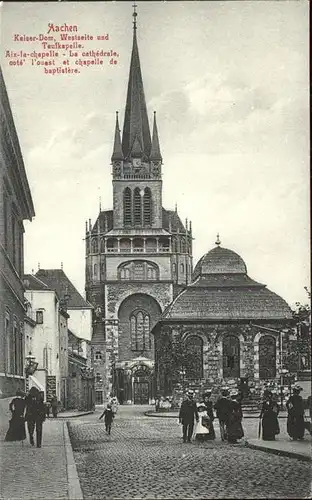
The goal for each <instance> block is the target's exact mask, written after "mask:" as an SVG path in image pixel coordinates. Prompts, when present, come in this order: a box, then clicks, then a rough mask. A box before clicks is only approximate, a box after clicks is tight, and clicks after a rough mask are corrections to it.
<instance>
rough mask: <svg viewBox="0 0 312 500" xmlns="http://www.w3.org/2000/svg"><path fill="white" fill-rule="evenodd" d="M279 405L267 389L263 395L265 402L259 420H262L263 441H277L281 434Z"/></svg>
mask: <svg viewBox="0 0 312 500" xmlns="http://www.w3.org/2000/svg"><path fill="white" fill-rule="evenodd" d="M277 415H278V405H277V403H276V402H275V401H273V394H272V392H271V391H269V390H268V389H266V390H265V391H264V393H263V402H262V408H261V413H260V416H259V418H260V419H262V439H263V441H275V436H276V434H279V432H280V429H279V424H278V419H277Z"/></svg>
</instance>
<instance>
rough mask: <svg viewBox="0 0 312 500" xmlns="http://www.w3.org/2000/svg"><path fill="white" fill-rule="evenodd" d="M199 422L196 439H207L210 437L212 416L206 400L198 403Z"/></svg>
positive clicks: (196, 428)
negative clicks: (209, 414)
mask: <svg viewBox="0 0 312 500" xmlns="http://www.w3.org/2000/svg"><path fill="white" fill-rule="evenodd" d="M197 411H198V422H197V424H196V427H195V439H196V440H197V441H207V440H208V439H209V437H210V431H209V427H210V418H209V416H208V413H207V409H206V405H205V403H204V402H202V403H197Z"/></svg>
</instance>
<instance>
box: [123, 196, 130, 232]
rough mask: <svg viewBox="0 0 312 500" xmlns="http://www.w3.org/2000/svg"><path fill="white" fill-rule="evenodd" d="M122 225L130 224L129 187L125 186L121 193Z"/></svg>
mask: <svg viewBox="0 0 312 500" xmlns="http://www.w3.org/2000/svg"><path fill="white" fill-rule="evenodd" d="M123 209H124V225H125V226H131V224H132V217H131V189H130V188H128V187H126V189H125V190H124V195H123Z"/></svg>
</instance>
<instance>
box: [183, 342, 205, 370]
mask: <svg viewBox="0 0 312 500" xmlns="http://www.w3.org/2000/svg"><path fill="white" fill-rule="evenodd" d="M185 352H186V357H185V372H186V373H185V376H186V378H188V379H199V378H202V377H203V340H202V339H201V338H200V337H199V336H198V335H190V336H189V337H187V339H186V341H185Z"/></svg>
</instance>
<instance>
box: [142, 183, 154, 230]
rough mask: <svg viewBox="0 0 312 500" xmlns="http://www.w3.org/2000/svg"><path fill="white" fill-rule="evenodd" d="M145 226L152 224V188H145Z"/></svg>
mask: <svg viewBox="0 0 312 500" xmlns="http://www.w3.org/2000/svg"><path fill="white" fill-rule="evenodd" d="M143 218H144V226H151V225H152V195H151V190H150V188H145V190H144V196H143Z"/></svg>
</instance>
